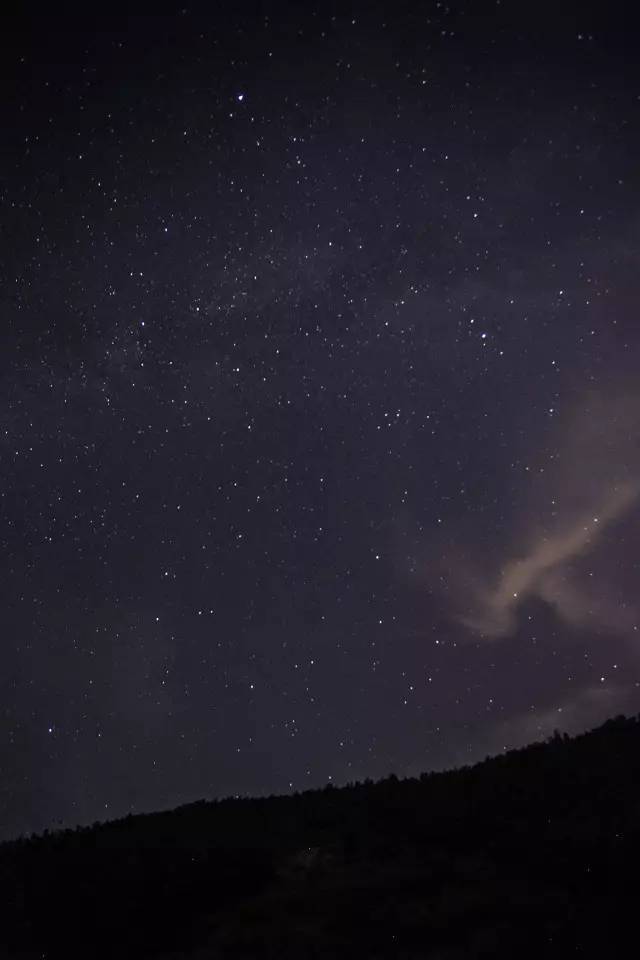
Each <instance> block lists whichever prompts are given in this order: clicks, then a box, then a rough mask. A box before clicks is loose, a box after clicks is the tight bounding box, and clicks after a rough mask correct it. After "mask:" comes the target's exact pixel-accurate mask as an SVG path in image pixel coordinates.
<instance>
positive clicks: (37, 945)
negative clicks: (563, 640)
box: [0, 716, 640, 960]
mask: <svg viewBox="0 0 640 960" xmlns="http://www.w3.org/2000/svg"><path fill="white" fill-rule="evenodd" d="M639 854H640V718H625V717H622V716H620V717H616V718H615V719H613V720H609V721H608V722H607V723H605V724H604V725H603V726H601V727H599V728H597V729H596V730H593V731H591V732H589V733H587V734H583V735H582V736H579V737H576V738H569V737H567V736H566V735H565V736H561V735H560V734H555V735H554V736H553V737H552V738H551V739H549V740H548V741H546V742H545V743H541V744H534V745H532V746H530V747H526V748H524V749H522V750H514V751H511V752H509V753H506V754H504V755H503V756H499V757H495V758H491V759H487V760H486V761H484V762H483V763H480V764H477V765H475V766H473V767H465V768H462V769H458V770H454V771H450V772H447V773H438V774H423V775H422V776H421V777H420V778H418V779H407V780H398V779H397V777H395V776H393V775H392V776H390V777H388V778H387V779H385V780H383V781H380V782H378V783H372V782H371V781H366V782H365V783H357V784H352V785H348V786H346V787H342V788H339V789H337V788H333V787H327V788H325V789H324V790H316V791H309V792H306V793H302V794H296V795H294V796H286V797H269V798H263V799H238V800H223V801H219V802H204V801H201V802H199V803H195V804H191V805H189V806H186V807H181V808H179V809H178V810H174V811H172V812H169V813H160V814H151V815H142V816H131V817H127V818H125V819H123V820H119V821H114V822H112V823H105V824H98V825H94V826H93V827H89V828H79V829H77V830H65V831H60V832H56V833H48V834H46V835H45V836H42V837H31V838H25V839H21V840H18V841H15V842H12V843H9V844H5V845H3V846H0V911H1V914H2V915H1V917H0V944H2V945H3V946H2V947H1V948H0V956H6V957H16V958H23V957H25V958H26V957H28V958H36V957H37V958H39V960H41V958H47V960H58V958H60V960H70V958H75V957H83V958H85V957H86V958H91V957H95V958H101V960H103V958H104V960H106V958H116V957H118V958H135V960H141V958H151V957H154V958H166V960H168V958H176V960H177V958H178V957H180V958H193V960H196V958H198V960H203V958H205V957H206V958H211V960H216V958H222V957H225V958H226V957H238V958H240V957H242V958H250V957H269V958H274V960H275V958H291V960H293V958H296V960H299V958H307V957H308V958H311V957H317V958H320V957H322V958H324V957H326V958H331V957H347V956H349V957H354V956H355V957H358V956H363V957H367V958H386V957H398V958H401V957H402V958H418V957H420V958H422V957H428V958H433V960H436V958H451V960H454V958H460V960H461V958H469V957H485V956H486V957H510V958H511V957H514V956H518V957H529V956H531V957H534V956H535V957H536V958H541V957H555V956H557V957H561V956H562V957H563V958H564V957H566V956H567V955H571V956H578V957H580V956H581V957H587V956H589V957H591V956H593V957H595V956H600V955H603V954H604V955H609V956H613V955H616V951H617V950H618V949H622V945H623V943H625V938H627V939H628V938H629V937H633V938H635V937H636V935H637V933H636V924H635V911H636V900H637V896H638V892H639V890H638V886H639V885H638V880H637V876H638V866H637V864H638V855H639Z"/></svg>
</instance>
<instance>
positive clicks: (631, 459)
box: [0, 0, 640, 838]
mask: <svg viewBox="0 0 640 960" xmlns="http://www.w3.org/2000/svg"><path fill="white" fill-rule="evenodd" d="M601 8H602V5H601ZM166 9H167V10H168V11H169V12H167V13H166V14H162V15H149V14H146V15H143V14H140V15H136V14H133V13H131V12H129V13H128V14H126V13H119V12H117V11H116V10H115V9H114V8H109V9H104V10H94V11H91V10H88V9H87V8H86V7H85V8H84V9H79V10H78V11H73V9H72V7H71V6H67V5H65V7H64V11H63V12H60V11H58V12H54V13H52V12H51V9H50V10H49V13H48V14H46V13H45V14H43V15H42V16H36V15H35V13H34V11H33V10H32V9H26V10H23V11H22V13H19V14H16V15H15V16H14V17H13V19H12V20H9V21H7V23H6V24H5V28H6V29H4V30H3V39H2V44H3V53H2V63H1V67H0V71H1V75H2V89H3V96H2V102H1V106H0V114H1V120H2V137H1V142H0V336H1V338H2V339H1V345H2V349H1V351H0V462H1V471H0V537H1V553H0V557H1V568H2V576H1V577H0V604H1V610H2V632H1V644H0V722H1V723H0V771H1V773H2V776H1V777H0V834H1V836H2V837H5V838H6V837H11V836H16V835H18V834H20V833H23V832H31V831H32V830H36V831H39V830H42V829H44V828H45V827H53V826H56V825H60V824H64V825H75V824H76V823H89V822H93V821H94V820H104V819H108V818H112V817H116V816H122V815H125V814H127V813H129V812H131V811H132V812H140V811H149V810H154V809H160V808H168V807H171V806H175V805H177V804H179V803H185V802H189V801H193V800H196V799H199V798H202V797H216V796H226V795H230V794H234V795H235V794H240V795H246V794H258V795H260V794H268V793H273V792H276V793H288V792H290V791H296V790H302V789H305V788H309V787H319V786H324V785H326V784H327V783H329V782H332V783H334V784H337V785H338V784H341V783H345V782H348V781H353V780H357V779H364V778H365V777H372V778H377V777H381V776H386V775H387V774H389V773H390V772H392V771H393V772H395V773H396V774H397V775H399V776H405V775H414V774H417V773H419V772H421V771H424V770H428V769H442V768H444V767H448V766H452V765H460V764H463V763H470V762H473V761H476V760H479V759H483V758H484V756H486V755H487V754H488V753H495V752H500V751H501V750H503V749H505V748H510V747H513V746H517V745H521V744H524V743H527V742H529V741H531V740H534V739H539V738H541V737H543V736H548V735H549V734H550V733H551V732H552V731H553V730H554V729H555V728H559V729H562V730H569V731H570V732H577V731H579V730H582V729H585V728H587V727H589V726H593V725H595V724H596V723H598V722H600V721H601V720H603V719H605V718H606V717H607V716H611V715H614V714H616V713H620V712H627V713H629V712H634V711H636V712H637V711H638V710H639V709H640V669H639V667H640V661H639V658H638V646H639V644H640V600H638V597H639V596H640V591H639V590H638V533H639V520H640V444H639V438H640V383H639V382H638V358H639V356H640V353H639V351H640V324H639V322H638V307H637V305H638V296H639V294H640V273H639V269H638V264H639V256H640V236H639V233H638V228H639V225H640V192H639V190H638V186H639V185H638V171H637V164H638V155H639V152H640V136H639V133H638V131H639V130H640V127H639V121H640V75H639V71H638V68H637V66H636V61H637V56H636V51H635V49H634V46H633V42H632V41H633V31H632V30H631V28H630V25H629V24H628V23H625V21H624V19H620V18H618V17H616V16H614V15H613V13H611V9H612V8H611V7H610V6H609V5H607V8H606V10H602V9H601V12H600V14H599V15H595V14H593V13H591V12H590V11H589V7H588V5H585V4H580V5H576V6H575V7H574V6H573V5H571V4H562V3H560V4H557V3H556V4H555V5H548V6H546V5H545V4H539V3H536V4H527V3H524V2H520V0H518V2H508V0H503V2H502V3H485V2H483V0H480V2H476V0H473V2H471V0H463V2H459V3H451V4H450V5H448V4H446V3H441V2H425V3H414V4H403V3H394V4H388V5H379V4H376V3H373V4H367V5H362V6H351V5H348V4H338V5H331V4H318V5H316V6H315V7H309V6H304V8H303V5H302V4H298V3H291V4H285V3H280V4H269V3H264V4H257V3H256V4H244V3H235V4H224V3H220V4H210V5H208V6H202V7H198V6H195V7H185V8H183V7H180V6H176V7H175V8H171V7H170V6H168V7H167V8H166Z"/></svg>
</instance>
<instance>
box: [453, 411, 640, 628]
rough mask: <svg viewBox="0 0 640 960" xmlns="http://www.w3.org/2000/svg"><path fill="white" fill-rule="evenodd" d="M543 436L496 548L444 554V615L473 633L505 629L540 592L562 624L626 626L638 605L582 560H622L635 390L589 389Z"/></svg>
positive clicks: (637, 492)
mask: <svg viewBox="0 0 640 960" xmlns="http://www.w3.org/2000/svg"><path fill="white" fill-rule="evenodd" d="M543 439H544V443H543V444H542V447H543V449H542V450H538V451H530V456H531V461H532V462H533V463H534V464H536V465H537V466H536V467H535V468H534V469H532V470H531V471H530V473H529V474H528V475H527V480H526V482H525V485H524V488H523V491H522V494H521V496H520V502H519V503H518V504H517V507H516V509H515V510H514V512H513V515H512V517H511V519H510V521H509V522H508V523H507V526H506V528H505V530H504V531H502V534H503V536H502V538H501V545H500V549H499V555H498V556H497V557H496V556H495V551H494V552H493V554H491V552H489V557H487V556H484V557H482V558H481V557H480V556H479V552H478V551H476V550H474V549H473V548H471V549H469V550H467V551H466V559H465V562H464V563H459V562H458V561H456V560H454V558H453V557H449V558H448V561H447V567H448V576H447V586H448V599H449V602H450V604H451V615H452V618H453V619H454V620H456V621H457V622H459V623H462V624H464V626H465V627H467V628H468V629H469V630H470V631H472V632H474V633H475V634H480V635H482V636H484V637H487V638H499V637H506V636H508V635H510V634H511V633H513V632H514V631H515V630H516V628H517V624H518V612H519V610H520V608H521V607H522V605H523V604H524V603H525V602H526V601H527V600H530V599H531V598H538V599H540V600H543V601H544V602H545V603H547V604H549V605H550V606H551V607H553V609H554V610H555V612H556V613H557V615H558V616H559V617H560V618H561V619H562V620H563V621H565V622H566V623H568V624H571V625H580V624H585V623H589V624H591V625H593V626H598V627H602V626H606V627H607V628H609V629H612V630H614V631H618V632H625V631H627V630H630V629H632V628H633V626H634V625H635V624H636V623H637V622H638V619H639V618H640V613H639V612H638V610H637V609H636V608H635V607H634V605H633V603H632V602H631V601H629V602H626V601H625V599H624V598H623V597H621V593H620V587H619V584H617V583H616V582H615V577H611V576H609V578H607V577H606V575H605V576H602V575H598V577H597V578H594V577H593V574H592V572H591V571H589V570H588V569H586V565H587V561H588V564H592V563H594V562H596V561H597V560H598V557H599V556H600V566H602V565H603V564H602V558H603V557H605V554H606V558H608V563H605V565H609V566H610V565H611V559H612V558H614V559H615V563H616V565H620V563H621V561H622V559H623V558H624V557H627V559H629V558H628V544H627V546H626V547H623V544H622V537H621V536H620V535H619V525H620V523H621V521H622V520H623V518H628V517H629V518H630V516H631V514H632V510H633V508H634V507H635V506H636V505H637V503H638V500H639V498H640V398H639V397H638V396H633V395H625V396H617V397H612V396H611V395H609V396H605V395H603V394H594V393H591V394H589V395H587V396H585V397H583V398H582V400H581V402H580V403H579V404H576V406H575V407H574V409H573V410H572V411H571V413H569V414H568V415H567V416H566V417H565V418H564V419H563V420H562V421H561V422H560V423H559V424H558V425H557V426H555V427H554V429H553V430H550V431H549V433H548V435H547V436H546V437H545V438H543ZM541 464H543V466H540V465H541ZM616 531H617V533H618V535H617V536H616V538H615V539H614V534H615V533H616ZM492 556H493V563H492V562H491V557H492ZM606 558H605V559H606Z"/></svg>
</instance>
